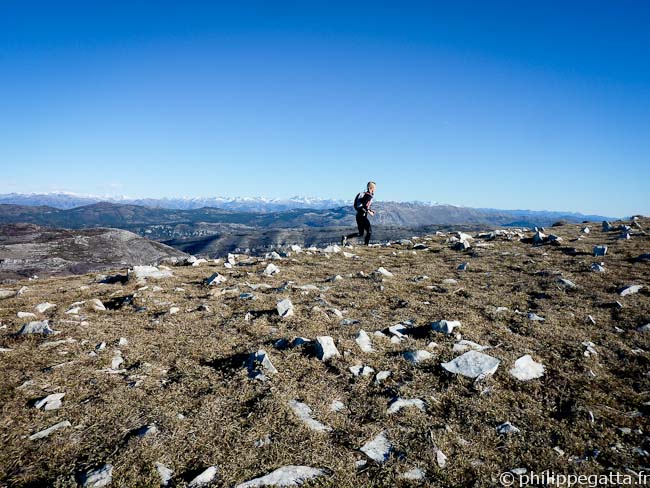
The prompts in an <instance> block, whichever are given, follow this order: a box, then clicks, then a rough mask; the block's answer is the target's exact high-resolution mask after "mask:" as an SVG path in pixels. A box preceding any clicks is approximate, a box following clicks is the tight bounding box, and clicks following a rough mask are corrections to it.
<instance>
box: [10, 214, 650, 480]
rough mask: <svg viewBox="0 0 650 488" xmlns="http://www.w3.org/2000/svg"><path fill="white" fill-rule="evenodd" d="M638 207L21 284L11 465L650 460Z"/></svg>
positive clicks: (374, 467) (206, 467) (530, 464)
mask: <svg viewBox="0 0 650 488" xmlns="http://www.w3.org/2000/svg"><path fill="white" fill-rule="evenodd" d="M623 224H632V223H631V222H626V223H620V222H619V223H615V224H614V228H613V229H612V230H609V231H607V232H606V231H604V230H603V229H602V228H601V225H600V224H592V225H589V226H588V227H589V232H588V233H587V232H585V231H584V227H585V226H584V225H582V226H579V225H575V224H571V225H563V226H559V227H553V228H548V229H546V231H544V232H543V234H537V235H535V234H534V233H533V232H527V233H525V234H524V233H518V232H517V231H514V230H508V231H501V232H498V233H485V234H480V235H479V234H476V233H473V234H472V236H473V239H468V238H467V236H465V235H462V234H461V235H458V234H451V233H450V234H439V235H431V236H427V237H423V238H420V239H415V240H412V241H401V242H399V243H393V244H390V245H387V246H381V247H379V246H378V247H370V248H364V247H346V248H344V249H342V250H339V249H337V248H335V247H334V248H332V247H331V248H329V249H318V250H300V252H298V250H297V249H294V250H292V251H291V252H290V255H288V256H287V254H286V253H285V254H284V256H285V257H281V256H280V255H276V254H274V255H269V256H268V258H267V259H263V258H256V257H249V256H245V255H238V256H232V257H231V259H230V262H229V263H224V262H222V261H218V262H214V261H208V262H205V263H203V264H201V265H199V266H185V267H181V266H177V267H173V268H171V270H166V269H164V268H161V269H158V270H156V269H138V270H136V271H137V274H139V275H140V278H138V277H137V276H136V273H131V278H130V279H129V280H128V281H127V282H126V283H124V284H122V283H115V284H106V283H100V280H99V279H98V278H97V277H96V276H94V275H82V276H71V277H61V278H51V279H43V280H36V281H33V282H20V283H17V284H16V285H15V286H12V287H6V286H5V287H4V288H5V289H4V290H2V291H0V297H5V298H4V299H2V300H0V323H1V324H2V325H1V326H0V327H2V328H0V348H1V349H0V351H1V352H0V384H1V385H2V388H1V389H0V408H1V413H0V426H1V428H0V443H1V445H2V446H3V448H2V449H0V485H10V486H46V485H47V486H50V485H51V486H73V485H75V483H77V482H78V483H83V482H87V480H88V479H89V478H90V479H94V480H103V481H102V482H107V483H109V482H110V483H111V486H159V485H160V484H161V482H162V480H163V479H166V480H168V482H169V483H175V484H176V485H177V486H187V485H191V486H239V485H240V484H241V485H240V486H265V485H264V483H265V482H268V481H269V479H270V478H264V480H266V481H258V482H254V483H248V484H244V483H245V482H247V481H249V480H253V479H255V478H259V477H262V476H265V475H267V474H268V473H270V472H272V471H274V470H277V469H279V468H282V467H285V466H302V467H303V468H300V469H298V468H291V469H289V468H285V469H284V470H283V471H280V472H278V473H276V475H277V477H280V475H284V476H285V478H284V479H285V480H286V479H294V480H295V479H302V480H307V484H308V485H309V486H336V487H359V486H402V485H404V486H407V485H408V486H418V485H420V486H443V487H456V486H499V485H500V480H501V481H503V480H504V479H507V478H501V476H502V473H510V474H511V475H512V476H515V477H516V476H523V475H526V474H529V473H531V472H536V473H541V472H543V471H545V470H551V471H553V472H555V473H566V474H568V473H580V474H585V475H605V474H607V473H610V472H615V473H628V474H630V473H636V472H639V471H641V470H644V469H645V470H647V468H645V467H646V466H648V463H649V458H650V454H649V451H650V438H649V437H647V432H648V430H649V429H650V423H649V422H648V417H647V415H648V414H649V413H650V377H649V376H648V372H649V370H650V325H647V324H649V323H650V289H649V288H648V287H649V286H650V262H649V261H650V256H649V255H648V253H650V238H649V237H648V236H647V235H646V234H645V232H644V231H643V229H644V228H648V227H650V219H640V220H638V221H636V222H635V223H634V225H631V227H630V228H629V229H628V228H623V229H621V228H620V227H619V226H620V225H623ZM551 234H553V236H551ZM622 236H623V237H629V238H625V239H623V238H621V237H622ZM557 237H559V238H561V240H558V239H557ZM601 245H606V246H607V252H606V254H605V255H604V256H598V257H596V256H594V247H595V246H601ZM462 249H464V250H462ZM284 251H287V249H285V250H284ZM341 251H343V252H341ZM596 251H597V252H598V249H597V250H596ZM271 265H272V266H271ZM461 265H463V266H461ZM274 266H275V267H277V271H276V270H275V269H274ZM459 266H460V268H459ZM169 271H171V276H169V274H170V272H169ZM114 273H124V270H115V271H114ZM215 273H218V275H217V274H215ZM147 274H149V276H151V275H152V274H153V275H158V276H159V277H158V278H153V277H148V278H147V277H145V275H147ZM224 278H225V280H224ZM206 279H208V282H206ZM103 281H105V282H106V281H109V282H110V280H103ZM208 283H212V284H208ZM23 285H26V287H27V288H26V289H24V288H21V287H22V286H23ZM286 299H289V301H290V302H291V303H290V304H289V302H286V301H284V302H283V300H286ZM44 302H50V303H51V304H54V305H55V306H54V307H50V308H49V309H46V310H43V309H44V308H46V306H42V307H38V305H39V304H43V303H44ZM104 307H105V308H106V310H101V309H102V308H104ZM19 312H23V313H21V317H20V318H19V317H18V316H17V314H18V313H19ZM24 313H33V314H34V316H31V317H30V316H26V315H25V314H24ZM281 314H284V315H285V316H281ZM46 320H47V321H48V322H47V324H45V323H44V322H43V321H46ZM457 322H458V323H457ZM26 326H27V327H26ZM26 329H31V330H32V331H33V330H34V329H36V330H40V331H41V332H43V331H45V332H49V331H50V330H51V331H55V332H56V334H55V333H51V334H47V335H45V334H43V333H32V334H18V333H19V332H20V331H21V330H22V331H23V332H25V331H26ZM328 338H331V340H330V339H328ZM459 358H460V359H459ZM38 407H40V408H38ZM52 427H54V429H52V430H49V431H48V430H46V429H48V428H52ZM512 470H514V473H516V474H513V471H512ZM197 476H199V477H200V476H203V478H199V480H201V479H203V480H206V484H205V485H201V484H200V481H196V478H197ZM291 476H293V478H291ZM193 480H194V481H193ZM276 480H277V478H276ZM88 486H90V484H88Z"/></svg>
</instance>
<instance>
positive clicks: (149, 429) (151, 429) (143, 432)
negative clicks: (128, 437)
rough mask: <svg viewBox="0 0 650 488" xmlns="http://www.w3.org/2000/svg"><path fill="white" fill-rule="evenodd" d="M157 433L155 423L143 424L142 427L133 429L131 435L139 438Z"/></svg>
mask: <svg viewBox="0 0 650 488" xmlns="http://www.w3.org/2000/svg"><path fill="white" fill-rule="evenodd" d="M157 433H158V427H157V426H156V424H149V425H143V426H142V427H140V428H138V429H136V430H135V431H133V435H134V436H135V437H139V438H143V437H147V436H150V435H155V434H157Z"/></svg>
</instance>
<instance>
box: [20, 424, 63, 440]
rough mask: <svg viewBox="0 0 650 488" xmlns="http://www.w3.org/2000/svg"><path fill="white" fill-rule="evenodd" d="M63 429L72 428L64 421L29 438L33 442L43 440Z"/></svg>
mask: <svg viewBox="0 0 650 488" xmlns="http://www.w3.org/2000/svg"><path fill="white" fill-rule="evenodd" d="M65 427H72V424H71V423H70V422H68V421H67V420H64V421H63V422H59V423H58V424H54V425H53V426H52V427H49V428H47V429H45V430H41V431H40V432H37V433H36V434H32V435H30V436H29V440H30V441H35V440H38V439H43V438H44V437H47V436H49V435H50V434H51V433H52V432H55V431H57V430H59V429H63V428H65Z"/></svg>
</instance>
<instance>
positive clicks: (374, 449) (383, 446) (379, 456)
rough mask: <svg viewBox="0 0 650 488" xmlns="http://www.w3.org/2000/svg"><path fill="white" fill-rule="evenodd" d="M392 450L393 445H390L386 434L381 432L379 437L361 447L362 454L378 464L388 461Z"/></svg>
mask: <svg viewBox="0 0 650 488" xmlns="http://www.w3.org/2000/svg"><path fill="white" fill-rule="evenodd" d="M392 450H393V445H392V444H391V443H390V441H389V440H388V438H387V437H386V434H385V433H384V432H381V433H380V434H379V435H377V437H375V438H374V439H372V440H371V441H369V442H366V443H365V444H364V445H363V446H362V447H361V452H363V453H364V454H365V455H366V456H368V457H369V458H370V459H372V460H373V461H375V462H377V463H384V462H386V461H388V458H389V457H390V453H391V451H392Z"/></svg>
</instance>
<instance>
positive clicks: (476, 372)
mask: <svg viewBox="0 0 650 488" xmlns="http://www.w3.org/2000/svg"><path fill="white" fill-rule="evenodd" d="M500 362H501V361H499V360H498V359H496V358H493V357H492V356H488V355H487V354H483V353H482V352H478V351H467V352H466V353H464V354H462V355H461V356H458V357H457V358H455V359H454V360H452V361H449V362H448V363H442V364H441V366H442V367H443V368H445V369H446V370H447V371H449V372H450V373H454V374H460V375H463V376H467V377H468V378H476V377H478V376H487V375H491V374H494V372H495V371H496V370H497V368H498V367H499V364H500Z"/></svg>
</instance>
